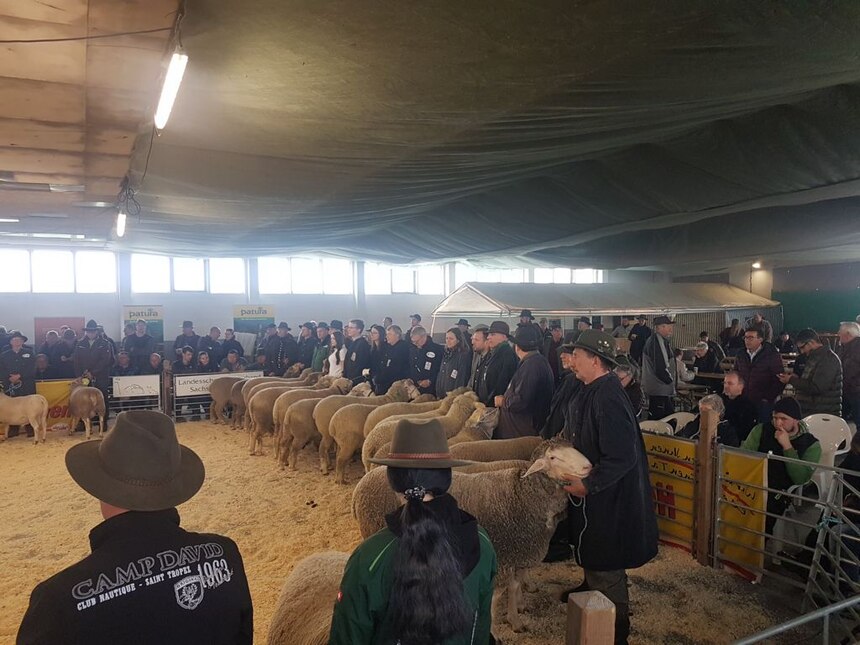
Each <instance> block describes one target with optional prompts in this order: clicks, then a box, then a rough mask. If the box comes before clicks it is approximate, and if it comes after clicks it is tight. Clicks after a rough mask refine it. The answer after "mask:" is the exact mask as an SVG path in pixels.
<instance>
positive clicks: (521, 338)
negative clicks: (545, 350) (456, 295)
mask: <svg viewBox="0 0 860 645" xmlns="http://www.w3.org/2000/svg"><path fill="white" fill-rule="evenodd" d="M542 344H543V334H542V333H541V332H540V331H539V330H537V329H535V328H534V326H533V325H524V326H522V327H517V330H516V332H515V333H514V351H516V354H517V358H519V360H520V364H519V367H517V371H516V372H514V375H513V377H511V382H510V383H509V384H508V387H507V389H506V390H505V393H504V394H501V395H498V396H496V407H497V408H499V426H498V427H497V428H496V431H495V432H494V433H493V438H494V439H516V438H517V437H528V436H535V435H537V434H538V433H539V432H540V430H541V428H543V424H544V422H545V421H546V418H547V416H549V406H550V401H551V400H552V390H553V378H552V370H551V369H550V367H549V362H548V361H547V360H546V356H544V355H543V354H541V353H540V351H539V350H540V348H541V345H542Z"/></svg>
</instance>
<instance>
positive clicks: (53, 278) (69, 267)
mask: <svg viewBox="0 0 860 645" xmlns="http://www.w3.org/2000/svg"><path fill="white" fill-rule="evenodd" d="M30 260H31V262H30V267H31V268H30V271H31V275H32V278H33V292H34V293H71V292H73V291H74V290H75V263H74V260H73V258H72V252H71V251H33V253H32V254H31V255H30Z"/></svg>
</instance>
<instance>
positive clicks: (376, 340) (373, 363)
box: [368, 325, 388, 381]
mask: <svg viewBox="0 0 860 645" xmlns="http://www.w3.org/2000/svg"><path fill="white" fill-rule="evenodd" d="M387 347H388V341H387V340H385V328H384V327H383V326H382V325H371V326H370V374H369V375H368V378H369V379H370V380H371V381H372V380H373V379H374V378H375V377H376V375H377V374H379V373H380V372H381V371H382V364H383V362H384V361H385V350H386V349H387Z"/></svg>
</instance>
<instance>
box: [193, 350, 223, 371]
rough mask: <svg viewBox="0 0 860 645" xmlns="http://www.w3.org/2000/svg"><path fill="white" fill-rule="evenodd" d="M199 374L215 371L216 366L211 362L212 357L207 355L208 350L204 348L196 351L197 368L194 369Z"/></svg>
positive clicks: (216, 369)
mask: <svg viewBox="0 0 860 645" xmlns="http://www.w3.org/2000/svg"><path fill="white" fill-rule="evenodd" d="M194 371H195V372H198V373H199V374H208V373H210V372H217V371H218V366H217V365H215V363H213V362H212V358H211V357H210V356H209V352H208V351H206V350H203V351H200V352H197V369H196V370H194Z"/></svg>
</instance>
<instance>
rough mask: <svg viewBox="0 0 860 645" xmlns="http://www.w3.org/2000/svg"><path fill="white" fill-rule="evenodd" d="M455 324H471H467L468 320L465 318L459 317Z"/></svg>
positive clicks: (467, 325)
mask: <svg viewBox="0 0 860 645" xmlns="http://www.w3.org/2000/svg"><path fill="white" fill-rule="evenodd" d="M457 325H458V326H459V325H466V327H471V325H470V324H469V321H468V320H466V319H465V318H460V320H458V321H457Z"/></svg>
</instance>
